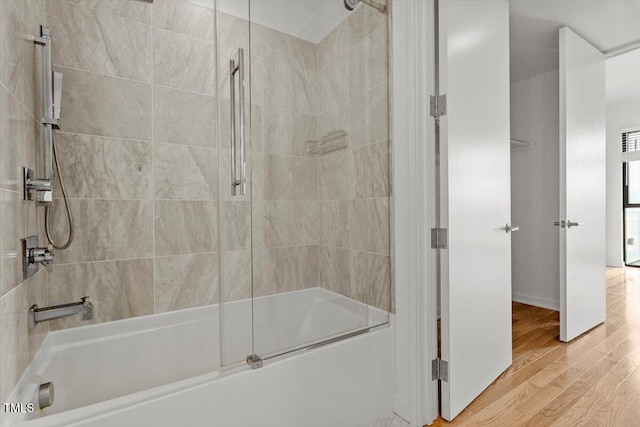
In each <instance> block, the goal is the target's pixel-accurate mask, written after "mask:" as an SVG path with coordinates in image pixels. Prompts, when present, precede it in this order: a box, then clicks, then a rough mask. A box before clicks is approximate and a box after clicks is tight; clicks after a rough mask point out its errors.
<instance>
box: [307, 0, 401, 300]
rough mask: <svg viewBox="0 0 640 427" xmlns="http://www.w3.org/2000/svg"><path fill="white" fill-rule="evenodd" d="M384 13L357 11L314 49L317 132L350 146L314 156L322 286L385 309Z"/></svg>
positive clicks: (386, 119)
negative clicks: (336, 134)
mask: <svg viewBox="0 0 640 427" xmlns="http://www.w3.org/2000/svg"><path fill="white" fill-rule="evenodd" d="M387 24H388V23H387V15H383V14H380V13H379V12H377V11H376V10H375V9H373V8H370V7H365V6H361V7H359V8H357V9H356V10H355V11H354V12H352V13H351V14H350V15H349V17H348V18H347V19H346V20H345V21H344V22H342V23H341V24H340V25H339V26H338V27H336V28H335V29H334V30H333V31H332V32H331V33H329V34H328V35H327V36H326V37H325V38H324V39H323V40H322V41H321V42H320V43H319V45H318V49H317V59H316V63H317V67H318V68H317V69H318V93H319V97H318V112H317V114H318V119H317V126H318V131H317V133H318V135H319V137H321V136H322V135H325V134H327V133H329V132H331V131H334V130H344V131H346V132H347V133H348V143H349V146H348V148H347V149H346V150H340V151H336V152H334V153H330V154H326V155H323V156H320V157H319V158H318V183H319V186H318V193H319V194H318V196H319V200H320V245H321V247H320V250H319V252H318V254H319V257H320V259H319V274H320V277H319V280H320V282H319V283H320V286H322V287H325V288H327V289H330V290H332V291H334V292H338V293H341V294H343V295H346V296H349V297H351V298H354V299H357V300H359V301H361V302H364V303H367V304H369V305H372V306H375V307H378V308H381V309H383V310H389V311H390V310H391V305H392V295H391V293H392V288H391V276H392V274H391V260H390V197H391V186H390V181H389V179H390V173H389V164H390V163H389V155H390V154H389V153H390V151H389V150H390V146H389V145H390V144H389V103H388V93H389V89H388V84H387V82H388V72H387V55H388V53H387V46H388V41H387Z"/></svg>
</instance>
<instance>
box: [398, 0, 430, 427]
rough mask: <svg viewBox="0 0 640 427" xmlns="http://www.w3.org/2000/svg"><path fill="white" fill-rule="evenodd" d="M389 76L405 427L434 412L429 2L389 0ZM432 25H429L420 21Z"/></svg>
mask: <svg viewBox="0 0 640 427" xmlns="http://www.w3.org/2000/svg"><path fill="white" fill-rule="evenodd" d="M391 6H392V11H391V13H392V17H391V19H392V31H391V38H392V40H391V43H392V49H391V55H392V58H391V60H390V61H389V63H390V64H392V70H391V76H392V77H391V78H392V82H393V84H392V88H393V94H392V97H391V110H392V122H391V127H392V132H391V135H392V139H393V141H394V144H393V156H392V158H393V189H394V190H393V209H392V212H393V213H392V215H393V247H394V261H393V263H394V283H395V308H396V314H395V315H394V316H392V317H391V322H392V325H393V328H394V333H395V334H394V335H395V336H394V347H395V351H394V374H395V382H396V389H395V392H394V411H395V413H396V414H398V415H399V416H400V417H402V418H404V419H405V420H407V421H408V422H409V423H410V424H411V426H423V425H428V424H431V423H433V421H434V420H435V419H436V418H437V417H438V382H437V381H432V379H431V360H433V359H435V358H436V357H437V330H436V327H437V293H436V289H437V280H436V256H435V252H436V251H433V250H431V240H430V229H431V228H433V227H435V209H434V207H435V206H436V204H435V200H436V199H435V194H436V193H435V185H434V183H435V167H434V165H435V127H434V123H433V120H432V118H431V117H430V115H429V95H430V94H434V84H435V49H434V47H435V42H434V35H435V33H434V24H435V22H434V1H433V0H394V1H392V2H391ZM425 23H432V25H425Z"/></svg>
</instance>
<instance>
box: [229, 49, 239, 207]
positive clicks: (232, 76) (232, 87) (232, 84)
mask: <svg viewBox="0 0 640 427" xmlns="http://www.w3.org/2000/svg"><path fill="white" fill-rule="evenodd" d="M236 71H238V67H237V66H236V61H235V60H233V59H231V60H230V61H229V91H230V92H229V105H230V106H231V110H230V113H229V117H230V119H231V120H230V122H231V123H230V125H231V128H230V134H231V195H232V196H235V195H236V186H237V185H238V177H237V170H236Z"/></svg>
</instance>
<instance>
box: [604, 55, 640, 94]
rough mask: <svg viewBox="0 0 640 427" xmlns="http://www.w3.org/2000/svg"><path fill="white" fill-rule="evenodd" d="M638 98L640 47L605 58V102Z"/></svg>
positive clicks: (639, 89) (639, 90)
mask: <svg viewBox="0 0 640 427" xmlns="http://www.w3.org/2000/svg"><path fill="white" fill-rule="evenodd" d="M633 99H640V49H636V50H632V51H631V52H627V53H625V54H623V55H619V56H614V57H613V58H609V59H607V103H608V104H614V103H617V102H624V101H631V100H633Z"/></svg>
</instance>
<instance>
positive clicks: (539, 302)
mask: <svg viewBox="0 0 640 427" xmlns="http://www.w3.org/2000/svg"><path fill="white" fill-rule="evenodd" d="M511 300H512V301H515V302H519V303H521V304H527V305H532V306H534V307H540V308H546V309H547V310H554V311H560V302H559V301H553V300H550V299H546V298H538V297H532V296H529V295H523V294H516V293H514V294H512V295H511Z"/></svg>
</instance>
